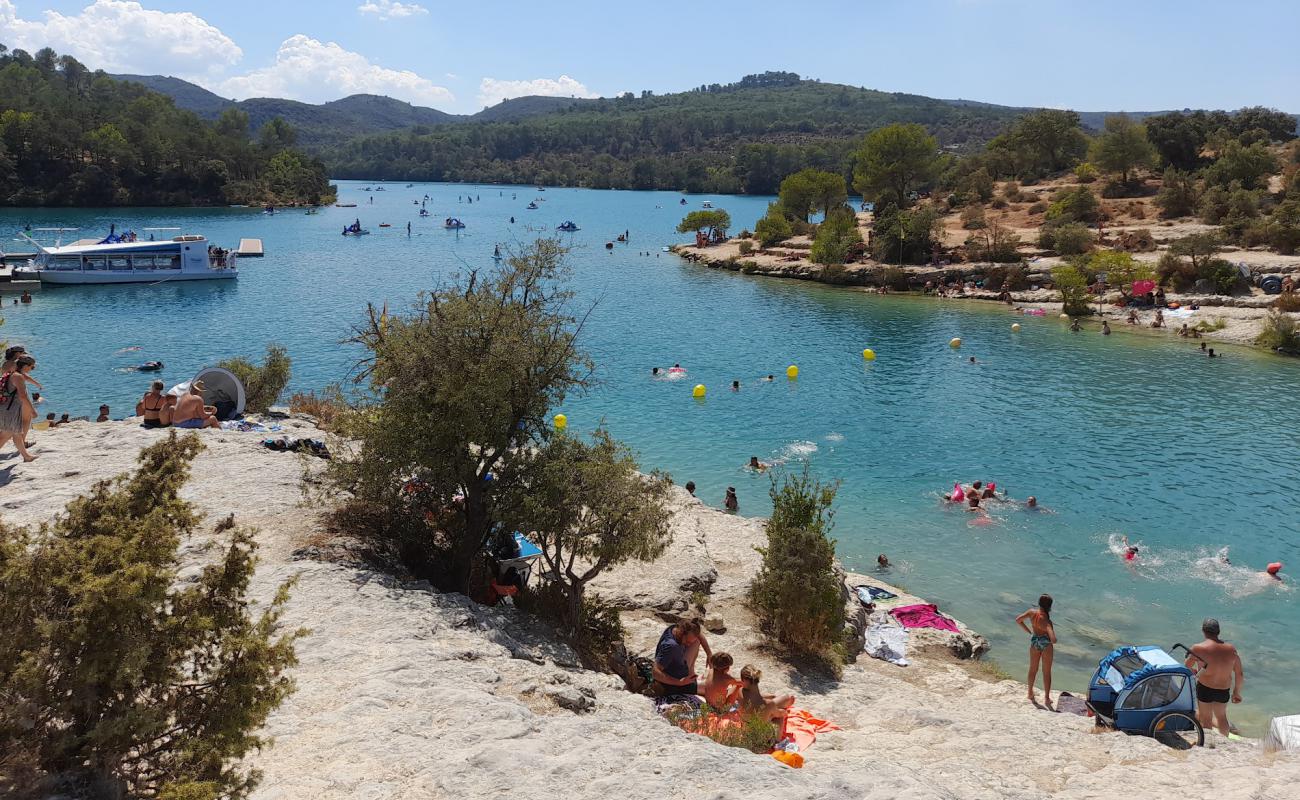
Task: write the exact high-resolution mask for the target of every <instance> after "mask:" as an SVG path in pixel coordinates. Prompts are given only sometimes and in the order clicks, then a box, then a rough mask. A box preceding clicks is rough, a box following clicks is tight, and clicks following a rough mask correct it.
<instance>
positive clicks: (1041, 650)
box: [1016, 594, 1056, 709]
mask: <svg viewBox="0 0 1300 800" xmlns="http://www.w3.org/2000/svg"><path fill="white" fill-rule="evenodd" d="M1026 620H1028V621H1029V624H1028V625H1026V624H1025V621H1026ZM1016 624H1017V625H1019V626H1020V627H1021V628H1022V629H1024V631H1025V633H1027V634H1029V702H1031V703H1033V704H1034V705H1037V704H1038V701H1037V699H1035V698H1034V681H1035V680H1037V678H1038V668H1039V666H1040V665H1041V666H1042V669H1043V697H1044V700H1043V704H1044V705H1045V706H1047V707H1048V708H1049V709H1050V708H1052V651H1053V650H1054V648H1055V646H1056V626H1055V625H1053V624H1052V596H1051V595H1050V594H1044V595H1041V596H1040V597H1039V598H1038V606H1037V607H1035V608H1031V609H1029V610H1028V611H1026V612H1025V613H1023V614H1021V615H1020V616H1018V617H1016Z"/></svg>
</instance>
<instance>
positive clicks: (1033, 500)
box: [1025, 494, 1038, 509]
mask: <svg viewBox="0 0 1300 800" xmlns="http://www.w3.org/2000/svg"><path fill="white" fill-rule="evenodd" d="M1025 508H1032V509H1037V508H1038V498H1037V497H1034V496H1033V495H1032V494H1031V495H1029V499H1027V500H1025Z"/></svg>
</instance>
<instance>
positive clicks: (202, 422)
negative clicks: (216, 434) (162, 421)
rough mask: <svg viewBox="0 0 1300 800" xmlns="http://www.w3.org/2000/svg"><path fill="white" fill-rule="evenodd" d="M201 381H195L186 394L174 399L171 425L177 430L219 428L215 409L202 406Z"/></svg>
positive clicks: (202, 387)
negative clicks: (174, 405) (174, 407)
mask: <svg viewBox="0 0 1300 800" xmlns="http://www.w3.org/2000/svg"><path fill="white" fill-rule="evenodd" d="M204 388H206V387H204V385H203V381H195V382H194V383H193V384H192V385H191V386H190V391H189V393H188V394H183V395H181V396H180V397H178V398H177V399H176V410H175V411H173V412H172V425H173V426H175V427H177V428H220V427H221V423H220V422H218V421H217V416H216V412H217V409H216V408H214V407H212V406H205V405H203V390H204Z"/></svg>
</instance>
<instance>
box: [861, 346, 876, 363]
mask: <svg viewBox="0 0 1300 800" xmlns="http://www.w3.org/2000/svg"><path fill="white" fill-rule="evenodd" d="M862 357H863V358H865V359H866V360H868V361H875V360H876V351H875V350H872V349H871V348H870V347H868V348H867V349H866V350H863V351H862Z"/></svg>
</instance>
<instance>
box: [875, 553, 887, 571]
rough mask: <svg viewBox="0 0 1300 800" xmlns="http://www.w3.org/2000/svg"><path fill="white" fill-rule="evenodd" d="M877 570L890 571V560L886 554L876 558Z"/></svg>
mask: <svg viewBox="0 0 1300 800" xmlns="http://www.w3.org/2000/svg"><path fill="white" fill-rule="evenodd" d="M876 569H878V570H886V569H889V558H888V557H887V556H886V555H885V554H884V553H881V554H880V555H878V556H876Z"/></svg>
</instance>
